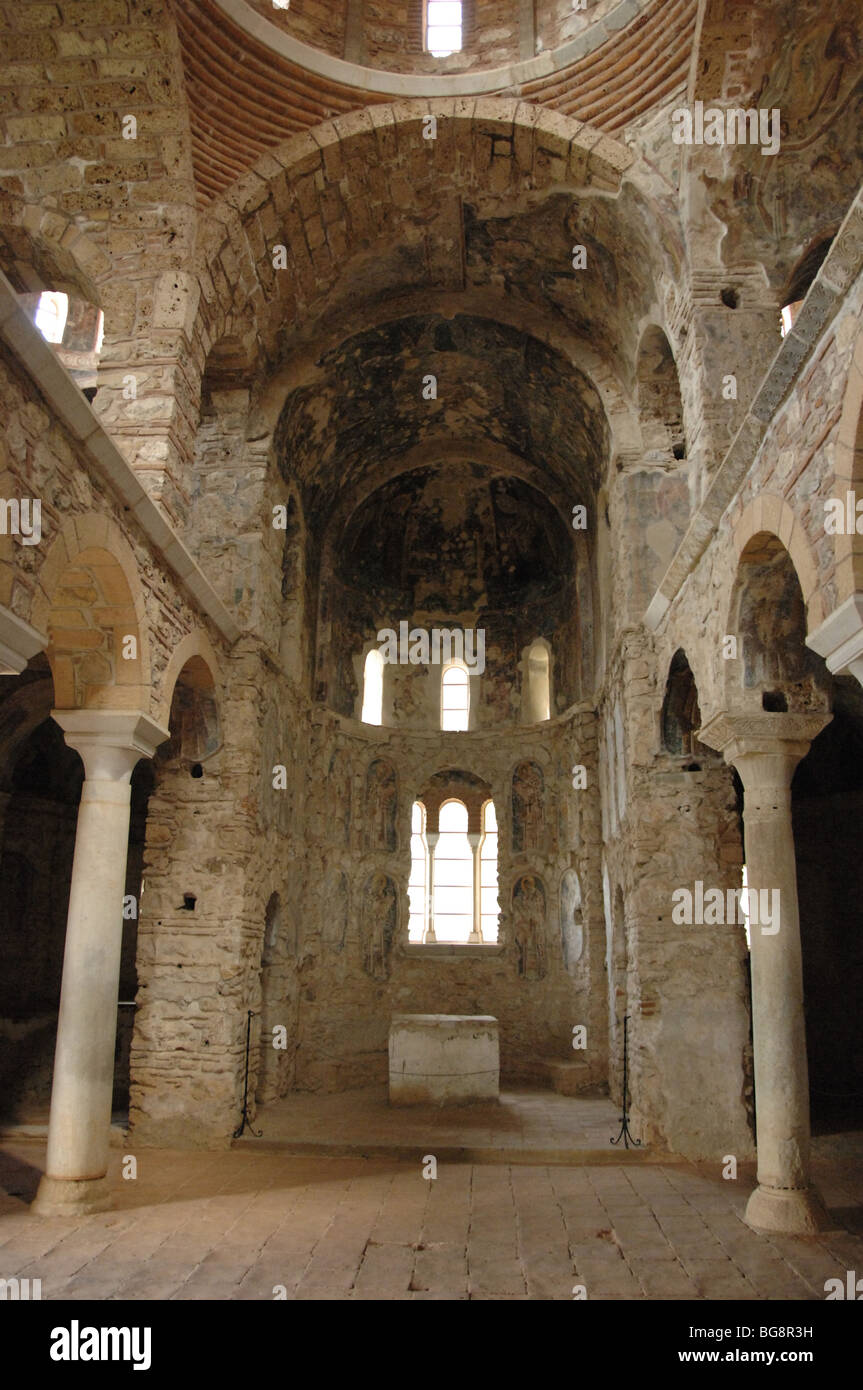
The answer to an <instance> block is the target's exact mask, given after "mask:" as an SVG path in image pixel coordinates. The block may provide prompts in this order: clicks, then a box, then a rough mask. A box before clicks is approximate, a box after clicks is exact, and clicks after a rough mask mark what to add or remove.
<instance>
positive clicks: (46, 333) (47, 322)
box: [35, 290, 69, 343]
mask: <svg viewBox="0 0 863 1390" xmlns="http://www.w3.org/2000/svg"><path fill="white" fill-rule="evenodd" d="M68 313H69V296H68V295H67V294H63V293H62V292H61V291H59V290H45V292H44V294H42V296H41V297H40V299H39V308H38V309H37V310H36V319H35V323H36V327H37V328H38V329H39V332H40V333H41V334H42V337H43V338H44V339H45V341H46V343H62V341H63V330H64V329H65V327H66V318H67V316H68Z"/></svg>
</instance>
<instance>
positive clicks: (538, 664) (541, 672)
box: [522, 638, 551, 724]
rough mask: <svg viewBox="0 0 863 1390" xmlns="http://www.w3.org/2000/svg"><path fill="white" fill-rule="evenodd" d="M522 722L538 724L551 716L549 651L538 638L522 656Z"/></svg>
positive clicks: (544, 643) (545, 644)
mask: <svg viewBox="0 0 863 1390" xmlns="http://www.w3.org/2000/svg"><path fill="white" fill-rule="evenodd" d="M522 688H523V695H522V722H523V723H525V724H540V723H542V722H543V721H544V720H546V719H550V718H551V652H550V649H549V645H548V643H547V642H546V641H545V640H544V639H542V638H538V639H537V640H536V641H535V642H533V643H531V645H530V647H528V649H527V652H526V654H525V657H524V675H523V687H522Z"/></svg>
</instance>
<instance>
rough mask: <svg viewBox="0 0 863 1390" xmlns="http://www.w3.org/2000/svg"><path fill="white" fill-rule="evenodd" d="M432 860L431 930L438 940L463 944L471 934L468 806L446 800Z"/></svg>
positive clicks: (471, 884) (471, 864) (470, 868)
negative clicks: (432, 910)
mask: <svg viewBox="0 0 863 1390" xmlns="http://www.w3.org/2000/svg"><path fill="white" fill-rule="evenodd" d="M438 824H439V825H440V837H439V839H438V842H437V847H436V849H435V857H434V929H435V937H436V939H437V940H438V941H463V942H466V941H467V940H468V938H469V937H470V936H471V934H472V933H473V929H474V927H473V907H474V888H473V850H472V849H471V845H470V841H469V840H468V837H467V807H466V806H465V804H464V802H463V801H445V802H444V804H443V805H442V806H441V808H440V816H439V821H438Z"/></svg>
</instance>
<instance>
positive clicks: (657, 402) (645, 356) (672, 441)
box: [636, 324, 686, 462]
mask: <svg viewBox="0 0 863 1390" xmlns="http://www.w3.org/2000/svg"><path fill="white" fill-rule="evenodd" d="M636 374H637V380H638V409H639V416H640V420H641V434H642V439H643V441H644V447H645V450H646V452H647V455H648V457H655V459H656V461H657V462H660V461H662V459H663V457H664V458H670V459H683V458H685V457H686V439H685V435H684V431H683V400H682V397H681V394H680V379H679V377H678V374H677V364H676V362H675V360H674V354H673V353H672V351H671V345H670V343H669V341H668V339H667V337H666V336H665V334H664V333H663V331H662V329H661V328H659V327H658V326H657V325H656V324H651V326H650V327H649V328H647V329H646V330H645V332H644V334H643V336H642V339H641V343H640V345H639V349H638V362H637V367H636Z"/></svg>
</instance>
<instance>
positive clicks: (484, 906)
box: [408, 797, 499, 945]
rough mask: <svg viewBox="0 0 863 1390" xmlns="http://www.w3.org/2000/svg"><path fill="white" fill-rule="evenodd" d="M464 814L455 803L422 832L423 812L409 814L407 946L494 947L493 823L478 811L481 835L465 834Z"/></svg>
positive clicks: (488, 812) (418, 808) (486, 811)
mask: <svg viewBox="0 0 863 1390" xmlns="http://www.w3.org/2000/svg"><path fill="white" fill-rule="evenodd" d="M468 824H469V821H468V810H467V807H466V806H465V804H464V802H463V801H459V800H458V799H457V798H455V797H451V798H450V799H449V800H447V801H444V802H443V804H442V805H441V807H440V809H439V812H438V829H437V830H433V831H429V830H428V817H427V815H426V808H425V806H424V805H423V803H422V802H421V801H415V802H414V804H413V807H412V811H411V875H410V878H409V880H408V898H409V900H410V917H409V921H408V940H409V941H410V942H412V943H414V944H415V945H420V944H422V945H434V944H440V945H444V944H449V945H481V944H488V943H492V942H495V941H497V932H498V916H499V908H498V900H497V888H498V882H497V817H496V815H495V810H494V802H493V801H486V803H485V805H484V806H483V808H482V819H481V830H480V832H479V833H478V834H477V833H475V832H472V831H470V830H469V829H468Z"/></svg>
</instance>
